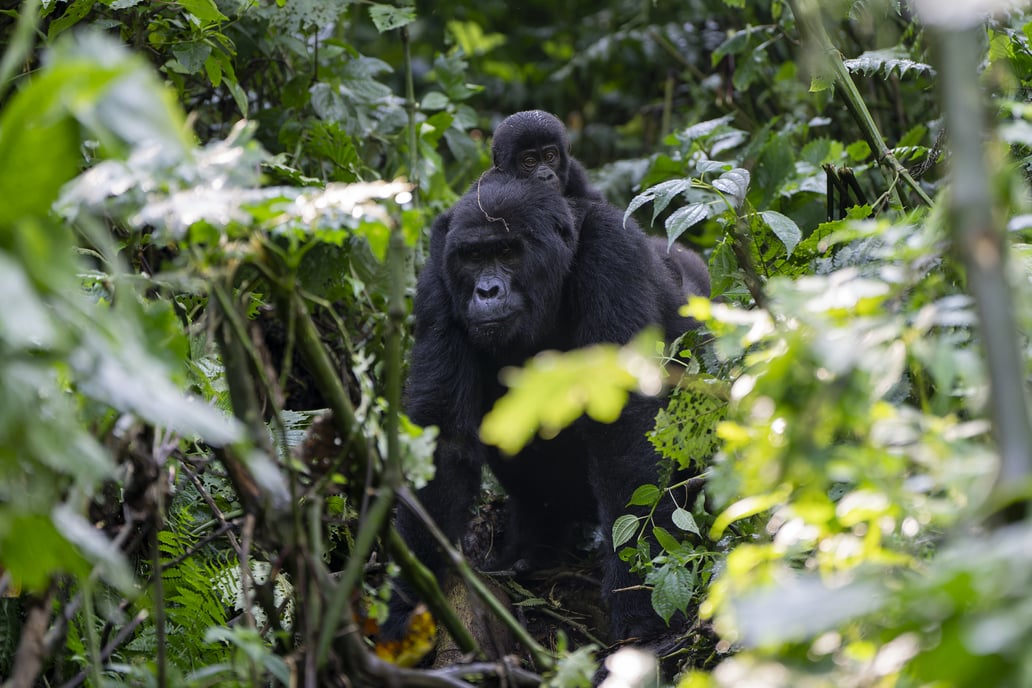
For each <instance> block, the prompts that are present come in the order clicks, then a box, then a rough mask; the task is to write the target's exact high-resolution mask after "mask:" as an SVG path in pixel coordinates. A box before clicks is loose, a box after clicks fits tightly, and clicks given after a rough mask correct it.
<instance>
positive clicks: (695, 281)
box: [385, 171, 708, 638]
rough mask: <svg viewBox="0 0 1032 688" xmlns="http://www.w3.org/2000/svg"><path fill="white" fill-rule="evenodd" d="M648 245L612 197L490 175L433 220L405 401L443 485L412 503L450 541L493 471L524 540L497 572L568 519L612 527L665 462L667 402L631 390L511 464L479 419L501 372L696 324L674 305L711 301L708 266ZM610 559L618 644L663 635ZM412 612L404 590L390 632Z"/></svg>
mask: <svg viewBox="0 0 1032 688" xmlns="http://www.w3.org/2000/svg"><path fill="white" fill-rule="evenodd" d="M652 241H653V240H650V239H648V238H647V237H646V236H645V234H644V233H643V232H642V231H641V229H640V228H638V226H637V225H635V224H634V223H633V222H632V223H629V224H628V225H627V226H626V227H625V226H624V225H623V217H622V213H620V211H619V210H617V209H616V208H614V207H612V206H610V205H608V204H606V203H603V202H597V201H592V200H588V199H578V198H572V199H568V198H564V196H563V195H562V194H561V192H560V190H559V189H557V188H556V186H555V185H554V184H552V183H549V182H542V181H540V180H538V179H537V178H526V179H519V178H514V177H512V176H509V175H506V174H503V173H500V172H497V171H491V172H490V173H488V174H485V175H484V176H483V177H482V178H481V180H480V181H479V182H477V183H475V184H474V185H473V187H472V188H471V189H470V191H469V192H468V193H467V194H466V195H465V196H463V197H462V198H461V199H460V200H459V201H458V203H456V205H455V206H454V207H453V208H452V209H451V210H449V211H448V212H446V213H444V214H442V215H441V216H439V217H438V218H437V220H436V221H435V222H434V225H433V227H432V229H431V238H430V254H429V259H428V262H427V264H426V266H425V267H424V269H423V271H422V273H421V274H420V276H419V282H418V285H417V293H416V300H415V310H414V318H415V344H414V346H413V350H412V354H411V365H410V369H409V379H408V383H407V387H406V401H405V404H406V411H407V413H408V414H409V416H410V417H411V419H412V420H413V421H414V422H416V423H418V424H420V425H436V426H438V428H439V429H440V436H439V440H438V445H437V452H436V455H435V463H436V466H437V473H436V477H435V478H434V480H432V481H431V482H430V483H429V484H428V485H427V486H426V487H424V488H423V489H422V490H420V492H419V494H418V496H419V499H420V501H421V502H422V503H423V505H424V506H425V507H426V508H427V510H428V511H429V513H430V514H431V515H432V516H433V518H434V519H435V521H436V522H437V524H438V525H439V526H440V527H441V528H442V529H443V531H444V533H445V534H446V535H447V536H448V537H449V538H450V539H452V540H453V541H454V540H457V539H458V538H459V537H460V536H461V535H462V533H463V532H464V531H465V529H466V526H467V524H468V522H469V519H470V507H471V504H472V502H473V500H474V497H475V496H476V495H477V494H478V492H479V489H480V480H481V468H482V467H483V465H484V464H485V463H486V464H487V465H488V466H490V467H491V469H492V471H493V472H494V473H495V475H496V476H497V478H498V480H499V482H500V483H501V484H502V485H503V486H504V487H505V489H506V491H507V492H508V494H509V497H510V499H509V508H510V510H511V512H510V513H511V514H512V517H513V518H512V523H511V526H510V527H511V529H512V530H513V531H515V532H508V533H507V534H506V538H507V540H508V542H507V544H506V546H505V547H504V551H505V552H506V554H507V555H509V556H508V558H509V561H508V562H506V561H502V562H497V563H499V564H505V565H513V564H514V560H516V559H519V560H520V561H519V562H516V563H515V567H516V568H520V567H530V566H534V565H535V564H536V563H537V562H538V561H539V559H540V558H541V556H542V555H543V554H544V553H545V551H546V550H547V548H548V547H549V546H550V545H551V546H559V547H562V546H563V544H564V541H563V538H562V531H563V529H564V527H565V526H566V525H567V524H569V523H571V522H573V521H584V520H591V521H594V522H597V523H601V524H602V526H603V532H605V533H609V532H610V529H611V527H612V524H613V521H614V520H615V519H616V518H617V516H619V515H620V514H622V513H625V512H627V511H628V509H627V508H626V507H625V505H626V503H627V501H628V499H629V497H630V495H631V492H632V491H633V490H634V489H635V488H636V487H637V486H639V485H642V484H644V483H650V482H651V483H655V482H656V480H657V475H656V474H657V465H656V454H655V452H654V450H653V449H652V447H651V446H650V444H649V443H648V441H647V440H646V437H645V433H646V432H647V431H648V430H650V429H651V428H652V426H653V424H654V418H655V414H656V411H657V410H658V408H659V406H660V404H661V401H660V400H658V399H650V398H644V397H633V398H632V400H631V402H630V403H629V404H628V406H627V407H626V409H625V411H624V412H623V414H622V415H621V417H620V418H619V420H618V421H617V422H615V423H612V424H609V425H603V424H599V423H594V422H590V421H588V420H586V419H581V420H580V421H578V423H576V424H575V425H574V426H572V427H571V428H569V429H567V430H565V431H563V432H562V433H560V434H559V436H558V437H557V438H555V439H552V440H547V441H545V440H541V439H537V440H534V441H533V442H532V443H531V444H530V445H529V446H528V447H527V448H526V449H524V450H523V451H522V452H520V454H519V455H517V456H515V457H504V456H501V455H500V454H499V452H498V450H497V449H495V448H493V447H488V446H486V445H484V444H483V443H482V442H481V441H480V439H479V427H480V423H481V420H482V418H483V416H484V414H485V413H486V412H487V411H488V410H489V409H490V408H491V406H492V405H493V404H494V402H495V401H496V400H497V399H498V397H499V396H501V394H502V393H503V392H504V388H503V387H502V385H501V383H500V382H499V380H498V373H499V370H500V369H501V368H502V367H503V366H507V365H519V364H522V363H523V362H524V361H525V360H526V359H527V358H529V357H531V356H533V355H534V354H536V353H538V352H540V351H542V350H544V349H558V350H569V349H573V348H576V347H581V346H586V345H590V344H597V343H601V342H615V343H625V342H627V341H628V340H630V339H631V337H632V336H633V335H635V334H636V333H638V332H639V331H640V330H641V329H642V328H644V327H646V326H648V325H660V326H662V327H663V329H664V330H665V333H666V336H667V337H668V339H672V338H674V337H677V336H679V335H681V334H682V333H684V332H685V331H686V330H687V329H690V328H691V327H692V326H693V325H694V324H695V323H694V322H693V321H691V320H690V319H688V318H685V317H682V316H680V315H678V312H677V311H678V307H679V306H680V305H682V304H683V303H684V302H685V300H686V297H687V295H688V294H689V293H695V294H699V293H708V275H707V274H706V270H705V265H704V264H703V263H702V262H701V259H700V260H699V262H698V263H693V262H690V261H689V262H687V263H684V262H678V260H677V259H675V258H664V257H663V256H664V255H667V254H665V252H661V251H657V250H655V247H653V246H652V245H651V243H650V242H652ZM696 258H697V257H696ZM702 284H705V285H706V289H705V291H702V289H701V287H700V286H699V285H702ZM685 285H688V291H687V292H686V291H685ZM663 517H664V514H657V518H660V519H661V518H663ZM398 527H399V529H400V531H401V534H402V536H403V537H404V539H405V540H406V542H407V543H408V545H409V546H410V547H411V549H412V551H413V552H414V553H415V554H416V556H418V557H419V559H420V560H422V561H423V562H424V563H425V564H427V565H428V566H429V567H430V568H431V570H433V571H434V572H435V573H440V572H441V571H442V569H443V568H444V564H445V562H444V561H443V558H442V556H441V554H440V552H439V551H438V549H437V548H436V546H435V545H434V543H433V541H432V539H431V537H430V535H429V534H428V533H427V532H426V530H425V528H424V527H423V525H422V524H421V523H420V522H419V520H418V519H417V518H416V517H415V516H414V515H413V514H412V513H411V512H410V511H409V510H408V509H406V508H404V507H402V508H399V510H398ZM606 551H607V554H606V555H605V561H604V572H603V583H602V585H603V593H604V595H605V597H606V598H607V599H608V600H609V604H610V610H611V616H612V626H611V629H610V632H611V635H612V636H613V637H614V638H630V637H637V636H643V635H651V634H653V633H655V632H657V631H661V630H662V629H663V623H662V621H661V619H660V618H659V617H658V616H657V615H656V614H655V613H654V612H653V610H652V608H651V605H650V602H649V595H648V593H647V592H644V591H640V590H638V591H631V592H620V593H614V592H613V591H614V590H617V589H620V588H625V587H631V586H635V585H638V584H640V582H641V581H640V579H638V578H636V577H635V576H634V575H632V574H630V573H629V571H628V569H627V566H626V565H625V564H624V563H622V562H621V561H620V560H619V559H618V558H617V556H616V554H615V553H613V552H612V548H606ZM654 551H656V550H655V549H654ZM411 604H412V599H411V590H410V589H408V588H407V586H404V585H402V586H400V587H399V590H398V592H397V593H396V594H395V596H394V598H393V599H392V602H391V619H390V620H389V621H388V624H387V626H386V628H385V632H386V633H387V635H388V636H389V635H391V634H396V633H398V632H399V631H400V627H401V625H402V624H403V623H404V621H405V619H406V617H407V613H406V612H407V611H408V610H409V609H410V608H411Z"/></svg>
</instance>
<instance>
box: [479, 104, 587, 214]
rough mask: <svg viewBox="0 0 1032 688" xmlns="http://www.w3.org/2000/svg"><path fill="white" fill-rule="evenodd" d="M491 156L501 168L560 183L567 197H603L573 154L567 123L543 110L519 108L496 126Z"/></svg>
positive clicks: (522, 175)
mask: <svg viewBox="0 0 1032 688" xmlns="http://www.w3.org/2000/svg"><path fill="white" fill-rule="evenodd" d="M491 158H492V159H493V161H494V166H495V168H496V169H498V170H499V171H501V172H504V173H506V174H511V175H513V176H515V177H536V178H537V179H539V180H541V181H543V182H546V183H553V184H557V185H558V187H559V189H560V190H561V191H562V194H563V195H564V196H566V197H567V198H586V199H591V200H594V201H601V200H602V194H601V193H600V192H599V191H598V190H597V189H596V188H595V187H593V186H591V184H590V183H589V182H588V174H587V172H585V171H584V167H583V166H582V165H581V164H580V162H579V161H578V160H577V159H576V158H574V157H572V156H571V155H570V140H569V138H568V137H567V136H566V127H565V126H563V123H562V122H561V121H560V120H559V118H558V117H556V116H555V115H552V114H549V113H547V112H545V111H544V110H526V111H524V112H516V113H513V114H511V115H509V116H508V117H506V118H505V119H503V120H502V121H501V123H500V124H499V125H498V126H497V127H495V130H494V137H493V138H492V140H491Z"/></svg>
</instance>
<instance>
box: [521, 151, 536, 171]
mask: <svg viewBox="0 0 1032 688" xmlns="http://www.w3.org/2000/svg"><path fill="white" fill-rule="evenodd" d="M537 164H538V161H537V156H536V155H531V154H529V153H528V154H527V155H524V156H523V157H522V158H520V167H522V168H523V169H525V170H532V169H534V168H535V167H537Z"/></svg>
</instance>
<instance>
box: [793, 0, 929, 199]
mask: <svg viewBox="0 0 1032 688" xmlns="http://www.w3.org/2000/svg"><path fill="white" fill-rule="evenodd" d="M788 4H789V6H790V7H791V8H792V14H794V15H795V18H796V21H797V22H798V24H799V30H800V34H801V35H802V37H803V39H804V40H806V41H807V42H809V43H811V44H812V45H813V46H814V47H816V49H817V52H818V53H819V55H820V56H821V58H822V59H823V62H824V66H825V67H826V68H827V69H828V70H829V71H830V73H831V76H832V78H833V79H834V82H835V85H836V86H837V87H838V88H839V92H840V93H842V96H843V98H844V99H845V104H846V108H848V109H849V112H850V114H851V115H853V118H854V119H855V120H856V122H857V124H858V125H859V126H860V130H861V131H862V132H863V135H864V139H865V140H866V141H867V143H868V144H869V145H870V146H871V150H873V151H874V153H875V156H876V159H877V160H878V164H880V165H881V166H883V167H885V168H886V169H888V171H889V172H890V174H891V175H892V176H893V177H896V178H897V179H901V180H903V182H904V183H905V184H906V185H907V186H908V187H910V190H911V191H913V192H914V195H915V196H917V197H918V198H919V199H920V200H921V203H923V204H924V205H926V206H931V205H932V199H931V197H929V196H928V194H927V193H925V191H924V189H922V188H921V185H920V184H918V182H917V180H916V179H914V178H913V176H911V174H910V173H909V172H908V171H907V168H906V167H904V166H903V165H902V164H901V163H900V162H899V160H897V159H896V156H894V155H893V154H892V152H891V151H890V150H889V147H888V145H887V144H886V143H885V138H884V137H883V136H882V135H881V132H880V131H879V130H878V125H877V123H876V122H875V121H874V117H873V116H872V115H871V111H870V110H869V109H868V108H867V104H866V103H865V102H864V98H863V96H862V95H860V91H859V90H858V89H857V87H856V83H855V82H854V81H853V77H852V76H851V75H850V74H849V70H848V69H846V65H845V64H844V63H843V61H842V53H840V52H839V50H838V48H836V47H835V46H834V44H832V42H831V37H829V36H828V32H827V30H825V28H824V23H823V21H822V20H821V12H820V4H819V3H818V2H817V0H788ZM893 191H894V192H895V195H896V199H897V201H898V202H899V204H900V206H901V207H906V203H905V202H904V198H903V195H902V194H901V193H899V189H898V187H897V186H896V184H895V183H894V184H893Z"/></svg>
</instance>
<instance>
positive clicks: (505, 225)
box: [477, 167, 509, 232]
mask: <svg viewBox="0 0 1032 688" xmlns="http://www.w3.org/2000/svg"><path fill="white" fill-rule="evenodd" d="M491 169H493V170H497V169H498V168H497V167H493V168H491ZM490 171H491V170H488V172H490ZM499 171H501V170H499ZM484 174H487V172H485V173H484ZM482 181H484V175H483V174H482V175H480V176H479V177H477V207H479V208H480V212H482V213H483V214H484V218H486V219H487V221H488V222H501V223H502V225H503V226H504V227H505V231H506V232H508V231H509V223H508V222H506V221H505V218H504V217H491V215H490V214H489V213H488V212H487V211H486V210H485V209H484V204H483V203H481V202H480V182H482Z"/></svg>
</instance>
